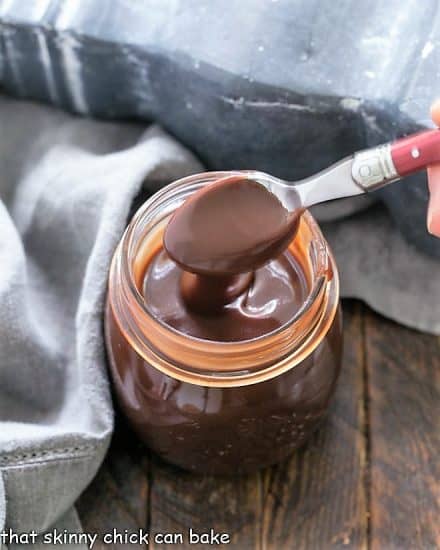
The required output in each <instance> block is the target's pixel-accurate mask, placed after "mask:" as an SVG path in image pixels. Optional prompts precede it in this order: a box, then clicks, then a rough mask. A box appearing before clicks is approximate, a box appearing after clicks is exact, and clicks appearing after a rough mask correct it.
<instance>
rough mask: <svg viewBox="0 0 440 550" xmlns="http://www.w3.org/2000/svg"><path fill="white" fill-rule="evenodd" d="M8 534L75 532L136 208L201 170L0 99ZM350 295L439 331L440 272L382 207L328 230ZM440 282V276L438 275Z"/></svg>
mask: <svg viewBox="0 0 440 550" xmlns="http://www.w3.org/2000/svg"><path fill="white" fill-rule="evenodd" d="M0 128H1V133H0V199H1V201H0V531H1V530H2V528H4V527H5V526H6V527H7V528H13V529H14V530H15V531H29V530H31V529H35V530H37V531H40V532H41V531H44V530H46V529H48V528H53V526H54V524H55V522H56V521H61V522H62V523H61V525H62V526H63V528H68V527H66V525H70V528H71V530H72V531H75V530H76V529H77V525H76V518H75V514H74V513H73V512H72V511H71V507H72V505H73V504H74V502H75V499H76V498H77V497H78V495H79V494H80V492H81V491H82V490H83V489H84V488H85V487H86V486H87V484H88V483H89V482H90V480H91V479H92V478H93V476H94V475H95V472H96V470H97V469H98V467H99V465H100V463H101V461H102V459H103V457H104V455H105V452H106V449H107V446H108V443H109V438H110V435H111V431H112V426H113V413H112V407H111V401H110V393H109V387H108V381H107V376H106V368H105V360H104V348H103V339H102V310H103V301H104V296H105V288H106V279H107V271H108V267H109V262H110V259H111V255H112V253H113V250H114V248H115V246H116V244H117V242H118V240H119V239H120V237H121V234H122V232H123V229H124V227H125V224H126V219H127V216H128V213H129V210H130V206H131V204H132V202H133V199H134V197H135V196H136V195H137V194H138V192H139V191H140V190H141V188H142V186H144V187H145V189H146V190H149V191H154V190H155V189H156V188H157V187H159V186H161V185H163V184H165V183H168V182H170V181H172V180H174V179H176V178H179V177H182V176H184V175H187V174H189V173H194V172H198V171H201V170H202V167H201V165H200V164H199V163H198V162H197V160H196V159H195V158H194V157H193V156H192V155H191V154H190V153H189V152H188V151H186V150H185V149H184V148H182V147H181V146H180V145H178V144H177V143H176V142H175V141H173V140H172V139H171V138H170V137H168V136H167V135H166V134H165V133H164V132H162V131H161V130H160V129H159V128H157V127H154V126H153V127H150V128H149V129H147V130H146V131H144V129H143V128H142V127H140V126H137V125H134V124H132V125H129V124H113V123H105V122H96V121H92V120H86V119H81V118H75V117H72V116H69V115H67V114H64V113H61V112H59V111H56V110H54V109H51V108H48V107H43V106H37V105H33V104H30V103H24V102H16V101H12V100H9V99H5V98H3V99H0ZM325 230H326V233H327V235H328V238H329V240H330V242H331V244H332V245H333V248H334V250H335V253H336V257H337V261H338V264H339V267H340V271H341V279H342V294H343V295H344V296H355V297H359V298H361V299H364V300H365V301H367V302H368V303H369V304H370V305H371V306H372V307H374V308H375V309H377V310H378V311H380V312H382V313H384V314H385V315H388V316H390V317H392V318H394V319H396V320H398V321H400V322H402V323H405V324H407V325H409V326H412V327H416V328H420V329H422V330H427V331H430V332H433V333H440V310H439V307H440V304H439V277H438V263H436V262H435V261H434V260H432V259H430V258H429V257H427V256H424V255H422V254H421V253H418V252H417V251H416V250H414V249H413V248H412V247H410V246H409V245H408V244H407V243H405V241H404V240H403V239H402V238H401V237H400V235H399V234H398V232H397V231H396V230H395V229H394V227H393V224H392V223H391V221H390V219H389V218H388V216H387V214H386V212H385V211H384V210H381V209H375V207H373V208H372V209H370V210H368V211H366V212H365V213H362V214H359V215H357V216H355V217H352V218H348V219H346V220H344V221H337V222H332V223H329V224H326V226H325ZM435 274H437V276H435Z"/></svg>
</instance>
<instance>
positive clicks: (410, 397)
mask: <svg viewBox="0 0 440 550" xmlns="http://www.w3.org/2000/svg"><path fill="white" fill-rule="evenodd" d="M366 364H367V374H368V380H369V392H368V395H369V411H370V415H369V416H370V418H369V421H370V440H371V458H370V461H371V465H370V466H371V548H372V550H376V549H377V550H379V549H387V550H388V549H390V550H393V549H399V550H401V549H411V550H412V549H416V548H420V549H423V550H425V549H434V548H440V468H439V464H440V462H439V456H440V424H439V418H440V341H439V339H438V338H436V337H434V336H429V335H425V334H421V333H418V332H415V331H411V330H408V329H405V328H403V327H401V326H398V325H396V324H395V323H393V322H391V321H387V320H385V319H381V318H379V317H378V316H377V315H375V314H373V313H370V312H367V313H366Z"/></svg>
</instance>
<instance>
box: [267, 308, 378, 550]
mask: <svg viewBox="0 0 440 550" xmlns="http://www.w3.org/2000/svg"><path fill="white" fill-rule="evenodd" d="M344 337H345V345H344V348H345V350H344V359H343V368H342V372H341V376H340V380H339V385H338V389H337V394H336V396H335V399H334V401H333V405H332V407H331V412H330V414H329V417H328V419H327V422H326V424H325V425H324V426H322V427H321V428H320V430H319V431H318V432H317V433H316V434H315V436H314V437H313V438H312V440H311V441H310V443H309V444H308V445H306V447H305V448H304V449H303V450H301V451H299V452H297V453H296V454H294V455H293V457H292V458H291V460H289V461H287V462H286V463H284V464H280V465H278V466H275V467H273V468H272V469H271V470H269V471H267V472H265V474H264V483H263V488H264V509H263V519H262V523H261V536H262V544H261V546H262V547H263V548H265V549H267V550H279V549H290V548H292V549H293V548H295V550H300V549H304V550H310V549H315V548H316V549H326V548H330V547H331V548H338V547H340V548H356V549H360V548H365V547H366V546H367V523H368V521H367V498H366V488H365V485H364V469H365V461H366V457H365V448H366V444H365V438H364V423H365V415H364V407H363V395H364V377H363V341H362V309H361V306H360V305H358V304H356V305H353V304H349V305H347V306H346V307H345V310H344Z"/></svg>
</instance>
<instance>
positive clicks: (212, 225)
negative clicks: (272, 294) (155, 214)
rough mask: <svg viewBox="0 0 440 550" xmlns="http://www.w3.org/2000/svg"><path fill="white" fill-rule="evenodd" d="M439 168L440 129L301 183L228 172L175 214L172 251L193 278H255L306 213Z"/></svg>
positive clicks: (168, 243) (169, 240)
mask: <svg viewBox="0 0 440 550" xmlns="http://www.w3.org/2000/svg"><path fill="white" fill-rule="evenodd" d="M435 162H440V131H439V130H429V131H425V132H420V133H417V134H412V135H410V136H408V137H406V138H402V139H398V140H396V141H394V142H392V143H388V144H385V145H379V146H378V147H374V148H371V149H367V150H364V151H360V152H357V153H354V154H353V155H351V156H349V157H347V158H345V159H343V160H341V161H339V162H337V163H336V164H333V165H332V166H330V167H329V168H327V169H325V170H323V171H321V172H319V173H317V174H315V175H313V176H311V177H308V178H305V179H303V180H299V181H296V182H290V183H288V182H286V181H283V180H281V179H278V178H275V177H273V176H270V175H268V174H265V173H262V172H256V171H243V172H234V173H232V175H227V174H228V173H225V174H226V175H225V177H222V178H220V179H219V180H218V181H216V182H215V183H213V184H211V185H208V186H206V187H204V188H203V189H201V190H199V191H197V192H196V193H194V195H192V196H191V197H190V198H189V199H188V200H187V201H186V202H185V203H184V204H183V205H182V206H181V207H180V208H178V209H177V210H176V211H175V213H174V214H173V216H172V218H171V220H170V221H169V223H168V226H167V228H166V230H165V234H164V247H165V249H166V251H167V252H168V254H169V255H170V256H171V258H172V259H173V260H174V261H175V262H176V263H178V264H179V265H180V266H181V267H182V268H183V269H184V271H186V272H189V273H193V274H198V275H207V276H212V277H225V276H233V275H237V274H241V273H249V272H252V271H254V270H255V269H257V268H258V267H260V266H261V265H263V264H264V263H266V262H267V261H268V260H269V259H270V258H273V257H275V256H276V255H278V254H279V253H281V252H282V251H283V250H284V249H285V248H286V247H287V245H288V244H289V242H290V241H291V239H292V238H293V237H294V235H295V233H296V230H297V228H298V223H299V218H300V216H301V214H302V212H303V211H304V210H305V209H306V208H308V207H310V206H312V205H315V204H318V203H321V202H325V201H329V200H333V199H338V198H342V197H349V196H354V195H359V194H361V193H366V192H370V191H374V190H375V189H378V188H379V187H382V186H384V185H387V184H388V183H391V182H394V181H397V180H399V179H401V178H402V177H404V176H407V175H409V174H412V173H415V172H418V171H420V170H422V169H424V168H426V167H427V166H428V165H429V164H433V163H435ZM230 174H231V173H230ZM233 282H234V281H233ZM234 284H235V285H236V282H234Z"/></svg>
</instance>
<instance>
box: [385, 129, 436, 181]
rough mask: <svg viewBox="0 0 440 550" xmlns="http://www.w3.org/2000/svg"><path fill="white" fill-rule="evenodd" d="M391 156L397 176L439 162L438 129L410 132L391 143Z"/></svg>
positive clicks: (411, 172)
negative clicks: (408, 134)
mask: <svg viewBox="0 0 440 550" xmlns="http://www.w3.org/2000/svg"><path fill="white" fill-rule="evenodd" d="M391 157H392V159H393V163H394V166H395V168H396V171H397V173H398V174H399V176H402V177H403V176H407V175H409V174H413V173H414V172H418V171H420V170H423V169H424V168H426V167H427V166H428V165H429V164H435V163H436V162H440V130H428V131H426V132H419V133H417V134H411V135H410V136H408V137H406V138H402V139H398V140H396V141H394V142H393V143H391Z"/></svg>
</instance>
